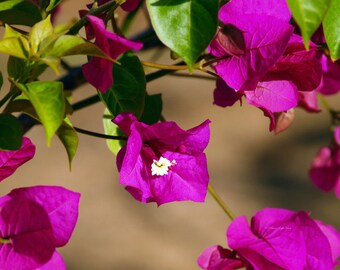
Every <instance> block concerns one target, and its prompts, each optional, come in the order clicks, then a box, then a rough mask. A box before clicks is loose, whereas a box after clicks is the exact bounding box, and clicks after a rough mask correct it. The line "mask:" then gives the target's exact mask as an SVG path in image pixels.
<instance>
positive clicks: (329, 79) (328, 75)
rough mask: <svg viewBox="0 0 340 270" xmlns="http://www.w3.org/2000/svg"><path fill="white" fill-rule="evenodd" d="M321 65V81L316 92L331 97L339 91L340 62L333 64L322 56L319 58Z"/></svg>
mask: <svg viewBox="0 0 340 270" xmlns="http://www.w3.org/2000/svg"><path fill="white" fill-rule="evenodd" d="M320 62H321V65H322V79H321V83H320V86H319V87H318V89H317V91H319V92H320V93H321V94H323V95H333V94H336V93H338V92H339V91H340V76H339V74H340V62H339V61H337V62H335V63H333V62H332V60H331V59H330V58H329V57H327V56H326V55H322V56H321V58H320Z"/></svg>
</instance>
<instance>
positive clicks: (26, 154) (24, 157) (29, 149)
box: [0, 137, 35, 181]
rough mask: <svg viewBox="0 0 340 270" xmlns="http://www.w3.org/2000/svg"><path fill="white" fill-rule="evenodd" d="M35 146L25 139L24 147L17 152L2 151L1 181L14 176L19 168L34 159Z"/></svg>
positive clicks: (0, 156) (0, 164)
mask: <svg viewBox="0 0 340 270" xmlns="http://www.w3.org/2000/svg"><path fill="white" fill-rule="evenodd" d="M34 154H35V145H34V144H33V143H32V142H31V140H30V139H29V138H27V137H23V140H22V145H21V147H20V148H19V149H18V150H15V151H1V150H0V181H2V180H3V179H5V178H6V177H8V176H10V175H11V174H13V173H14V172H15V171H16V169H17V168H18V167H20V166H21V165H22V164H24V163H25V162H27V161H29V160H30V159H32V158H33V156H34Z"/></svg>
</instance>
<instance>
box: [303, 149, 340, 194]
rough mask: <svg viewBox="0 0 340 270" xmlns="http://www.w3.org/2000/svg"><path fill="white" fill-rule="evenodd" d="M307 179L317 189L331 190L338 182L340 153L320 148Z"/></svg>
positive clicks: (339, 176) (339, 180)
mask: <svg viewBox="0 0 340 270" xmlns="http://www.w3.org/2000/svg"><path fill="white" fill-rule="evenodd" d="M309 177H310V178H311V180H312V182H313V183H314V184H315V185H316V186H317V187H318V188H319V189H321V190H323V191H326V192H328V191H330V190H332V189H333V188H334V187H335V185H336V183H337V182H340V152H339V151H336V153H333V150H332V149H331V148H329V147H322V148H321V149H320V150H319V152H318V153H317V154H316V156H315V157H314V160H313V162H312V166H311V168H310V169H309ZM339 197H340V196H339Z"/></svg>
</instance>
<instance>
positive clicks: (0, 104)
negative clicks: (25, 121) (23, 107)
mask: <svg viewBox="0 0 340 270" xmlns="http://www.w3.org/2000/svg"><path fill="white" fill-rule="evenodd" d="M12 96H13V92H12V91H9V92H8V93H7V94H6V96H4V97H3V99H1V100H0V108H1V107H2V106H3V105H4V104H5V103H6V102H7V101H8V100H9V99H11V97H12Z"/></svg>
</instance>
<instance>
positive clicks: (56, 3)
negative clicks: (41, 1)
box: [46, 0, 63, 12]
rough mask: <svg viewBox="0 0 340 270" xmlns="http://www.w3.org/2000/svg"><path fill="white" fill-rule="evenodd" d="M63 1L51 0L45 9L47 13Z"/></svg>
mask: <svg viewBox="0 0 340 270" xmlns="http://www.w3.org/2000/svg"><path fill="white" fill-rule="evenodd" d="M62 1H63V0H51V1H50V4H49V5H48V7H47V8H46V11H47V12H50V11H51V10H52V9H54V8H55V7H56V6H57V5H59V4H60V3H61V2H62Z"/></svg>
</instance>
